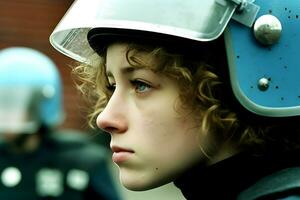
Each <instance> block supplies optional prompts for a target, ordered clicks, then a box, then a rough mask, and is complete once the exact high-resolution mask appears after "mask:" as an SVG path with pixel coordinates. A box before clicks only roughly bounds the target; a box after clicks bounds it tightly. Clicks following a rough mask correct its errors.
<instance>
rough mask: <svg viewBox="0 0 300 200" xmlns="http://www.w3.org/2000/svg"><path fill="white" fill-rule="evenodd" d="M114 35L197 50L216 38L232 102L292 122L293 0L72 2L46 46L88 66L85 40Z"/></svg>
mask: <svg viewBox="0 0 300 200" xmlns="http://www.w3.org/2000/svg"><path fill="white" fill-rule="evenodd" d="M82 13H84V15H82ZM122 35H123V36H124V35H125V36H127V37H128V36H130V37H131V36H133V35H136V36H138V37H140V36H142V37H156V38H157V37H161V38H164V39H166V38H168V37H170V38H171V39H174V44H177V43H176V40H175V39H176V38H177V39H180V41H183V40H189V41H194V42H198V43H199V45H201V44H203V43H208V42H210V41H214V40H216V39H217V38H219V37H220V36H221V35H224V38H225V39H224V42H225V46H226V53H227V58H228V66H229V74H230V81H231V86H232V90H233V93H234V95H235V97H236V98H237V100H238V101H239V102H240V103H241V104H242V105H243V106H244V107H245V108H246V109H247V110H249V111H251V112H253V113H255V114H257V115H261V116H268V117H283V116H296V115H300V78H299V75H300V66H299V65H300V53H299V50H300V1H299V0H290V1H283V0H257V1H255V0H202V1H200V0H188V1H182V0H164V1H161V0H152V1H149V0H101V1H99V0H76V1H75V2H74V4H73V5H72V7H71V8H70V9H69V11H68V12H67V13H66V15H65V16H64V17H63V19H62V20H61V21H60V23H59V24H58V26H57V27H56V28H55V30H54V31H53V33H52V34H51V36H50V42H51V44H52V45H53V46H54V47H55V48H56V49H57V50H58V51H60V52H61V53H63V54H65V55H67V56H69V57H71V58H73V59H75V60H78V61H81V62H86V63H88V62H89V59H88V58H89V57H90V56H91V55H93V54H94V53H95V47H93V44H92V43H91V40H92V38H96V37H97V38H98V39H97V41H96V43H97V45H100V46H101V44H100V43H101V42H103V41H104V42H105V40H107V39H111V38H113V37H117V38H118V37H120V36H122ZM142 37H140V39H143V38H142ZM179 48H180V47H179ZM199 53H201V52H199Z"/></svg>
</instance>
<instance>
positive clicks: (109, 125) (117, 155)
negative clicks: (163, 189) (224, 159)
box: [97, 44, 203, 190]
mask: <svg viewBox="0 0 300 200" xmlns="http://www.w3.org/2000/svg"><path fill="white" fill-rule="evenodd" d="M126 47H127V46H126V45H125V44H113V45H111V46H110V47H109V48H108V51H107V61H106V73H107V77H108V80H109V83H110V85H111V90H112V91H113V94H112V96H111V98H110V100H109V102H108V104H107V106H106V107H105V109H104V110H103V112H102V113H101V114H99V116H98V118H97V125H98V126H99V127H100V128H101V129H104V130H105V131H107V132H109V133H110V135H111V142H110V146H111V149H112V151H113V156H112V159H113V161H114V162H115V163H116V164H117V165H118V167H119V170H120V180H121V182H122V184H123V185H124V186H125V187H126V188H128V189H130V190H146V189H151V188H154V187H158V186H161V185H163V184H166V183H168V182H170V181H172V180H174V179H175V178H176V177H177V176H178V175H179V174H180V173H182V172H183V171H184V170H185V169H187V168H188V167H191V166H192V165H193V164H195V163H196V162H198V161H200V160H201V158H203V153H202V151H201V149H200V148H199V140H200V139H201V138H199V136H200V134H199V124H198V123H197V122H196V120H195V116H193V115H192V114H190V113H191V112H185V111H183V110H180V100H179V87H178V86H177V84H178V83H176V81H174V80H172V79H170V78H168V77H166V76H163V75H161V74H158V73H154V72H153V71H151V70H150V69H147V68H136V67H132V66H131V65H130V64H129V63H128V62H127V59H126ZM145 56H146V55H145ZM146 57H147V56H146ZM200 137H201V136H200Z"/></svg>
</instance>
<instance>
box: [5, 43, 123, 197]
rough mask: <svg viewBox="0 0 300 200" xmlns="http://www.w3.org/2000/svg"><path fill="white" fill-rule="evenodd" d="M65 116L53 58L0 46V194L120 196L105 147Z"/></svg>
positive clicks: (21, 49) (59, 81)
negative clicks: (65, 123) (65, 124)
mask: <svg viewBox="0 0 300 200" xmlns="http://www.w3.org/2000/svg"><path fill="white" fill-rule="evenodd" d="M63 121H64V112H63V105H62V85H61V78H60V75H59V72H58V70H57V68H56V65H55V64H54V62H53V61H52V60H51V59H50V58H48V57H47V56H46V55H44V54H43V53H41V52H39V51H37V50H35V49H31V48H27V47H10V48H6V49H3V50H1V51H0V199H12V200H18V199H20V200H21V199H22V200H35V199H61V200H87V199H90V200H92V199H95V200H119V199H121V198H120V196H119V193H118V191H117V189H116V187H115V185H114V182H113V179H112V176H111V173H110V171H109V168H108V165H107V155H108V152H107V150H106V149H105V148H104V147H102V146H100V145H97V144H95V143H92V142H91V141H90V137H89V136H88V135H87V134H85V133H82V132H80V131H77V130H71V129H70V130H63V129H59V128H58V127H59V125H60V124H61V123H62V122H63Z"/></svg>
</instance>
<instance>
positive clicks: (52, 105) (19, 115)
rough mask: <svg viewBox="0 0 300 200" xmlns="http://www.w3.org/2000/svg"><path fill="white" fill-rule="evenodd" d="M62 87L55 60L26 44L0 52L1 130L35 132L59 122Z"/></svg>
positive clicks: (61, 114)
mask: <svg viewBox="0 0 300 200" xmlns="http://www.w3.org/2000/svg"><path fill="white" fill-rule="evenodd" d="M63 113H64V112H63V107H62V88H61V78H60V74H59V72H58V70H57V68H56V65H55V64H54V62H53V61H52V60H51V59H50V58H48V57H47V56H46V55H44V54H42V53H41V52H39V51H37V50H34V49H31V48H26V47H10V48H6V49H3V50H1V51H0V133H35V132H36V131H37V130H38V129H39V128H40V127H41V126H42V125H44V126H47V127H48V128H53V127H56V126H58V125H59V124H60V123H62V121H63V118H64V114H63Z"/></svg>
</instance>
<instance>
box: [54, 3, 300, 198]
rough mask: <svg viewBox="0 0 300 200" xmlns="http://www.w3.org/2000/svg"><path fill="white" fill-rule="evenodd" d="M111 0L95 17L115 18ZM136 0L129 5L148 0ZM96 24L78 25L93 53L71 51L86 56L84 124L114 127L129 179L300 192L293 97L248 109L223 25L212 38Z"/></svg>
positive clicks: (260, 194)
mask: <svg viewBox="0 0 300 200" xmlns="http://www.w3.org/2000/svg"><path fill="white" fill-rule="evenodd" d="M116 2H118V1H116ZM116 2H114V3H112V5H111V7H109V8H110V9H112V10H114V11H115V13H114V12H111V11H112V10H110V12H107V13H104V14H103V13H102V17H103V16H105V14H107V16H110V17H111V18H112V19H113V17H114V16H112V15H113V14H115V15H118V14H119V13H118V12H117V11H120V10H118V8H119V9H120V7H122V5H123V4H122V3H121V2H122V1H119V2H118V3H116ZM167 2H168V3H167V4H172V5H175V4H174V2H173V3H172V2H169V1H167ZM106 3H107V4H105V3H104V5H106V6H107V5H108V4H109V3H108V2H106ZM134 3H135V4H131V5H134V6H133V7H134V8H132V11H135V12H137V11H138V10H139V9H142V8H143V7H142V5H143V4H144V5H145V4H147V3H146V1H144V2H143V3H139V1H135V2H134ZM148 3H149V2H148ZM150 4H151V3H150ZM186 4H188V3H186ZM199 4H201V3H199ZM211 4H212V5H214V3H213V1H212V3H211ZM77 5H79V1H78V4H77ZM118 5H119V6H120V7H118ZM139 5H140V7H139ZM164 6H167V5H164ZM185 6H187V5H185ZM189 6H190V9H192V6H194V5H191V4H189ZM252 6H253V5H252ZM260 6H264V3H263V2H262V3H260ZM93 7H95V5H93ZM250 7H251V6H250ZM265 7H266V8H267V7H268V6H265ZM75 8H76V4H75V6H74V10H76V9H75ZM77 8H78V7H77ZM104 8H106V7H105V6H104ZM104 8H103V7H101V9H102V10H101V11H103V12H105V9H104ZM137 8H139V9H137ZM147 8H150V9H151V8H152V7H151V6H149V7H148V6H147ZM153 8H154V7H153ZM228 8H230V5H229V4H228ZM240 8H241V7H240ZM248 8H249V7H248ZM98 9H99V10H100V7H98ZM157 9H158V10H160V7H159V8H157V7H156V10H157ZM203 9H205V4H204V3H203ZM207 9H212V8H211V7H209V6H208V7H207ZM125 10H126V9H125ZM144 10H145V9H144ZM154 10H155V9H154ZM213 11H215V10H211V12H209V13H210V14H212V13H214V12H213ZM145 12H146V11H145ZM111 13H113V14H111ZM116 13H117V14H116ZM124 13H127V14H124V16H126V17H127V16H131V15H130V14H129V13H128V11H127V12H124ZM133 13H134V12H133ZM174 13H176V10H175V11H174ZM191 13H192V11H191ZM69 15H71V14H69ZM144 15H145V16H146V17H145V18H147V17H149V16H150V15H149V13H147V12H146V13H144ZM212 15H213V14H212ZM107 16H105V17H107ZM120 16H121V15H120ZM120 16H119V17H120ZM124 16H122V17H124ZM183 16H185V15H183ZM105 17H103V19H102V20H103V21H105V20H106V18H105ZM173 17H174V16H173ZM129 18H130V17H129ZM141 18H143V16H141ZM137 19H139V20H141V21H143V20H145V21H144V22H146V23H148V22H147V21H146V19H140V18H137ZM213 19H214V18H211V20H213ZM98 20H99V19H98ZM127 20H128V19H127ZM120 21H121V22H124V21H122V20H120ZM129 21H130V20H129ZM204 21H205V20H204ZM100 22H101V20H99V21H98V23H100ZM105 22H107V21H105ZM121 22H120V23H121ZM115 23H116V22H115ZM103 24H105V23H103ZM103 24H102V25H100V24H98V25H97V26H95V27H94V28H92V29H91V30H89V31H88V34H86V33H84V32H83V33H84V34H83V35H85V36H86V37H87V41H88V44H89V45H90V47H91V48H92V49H93V50H94V51H95V52H96V54H94V55H92V56H89V57H85V56H82V55H83V53H78V52H76V51H73V53H74V52H75V53H77V56H79V57H77V60H82V59H81V58H82V57H83V58H85V59H86V60H84V62H85V63H86V64H83V63H82V64H81V65H79V66H78V67H76V68H74V73H75V74H76V76H77V78H78V80H79V82H77V84H78V87H79V89H80V90H81V91H82V92H83V94H85V95H86V97H87V99H88V100H89V101H90V103H91V105H92V106H91V108H92V109H91V114H90V116H89V117H90V124H91V125H92V126H93V125H94V126H98V127H99V128H101V129H103V130H105V131H106V132H107V133H109V134H110V135H111V149H112V151H113V156H112V160H113V161H114V162H115V163H116V164H117V165H118V167H119V171H120V181H121V182H122V184H123V185H124V186H125V187H126V188H128V189H130V190H147V189H151V188H155V187H159V186H161V185H164V184H166V183H169V182H172V181H174V183H175V185H176V186H178V187H179V188H180V189H181V191H182V192H183V195H184V196H185V197H186V198H187V199H291V198H295V199H297V198H300V196H297V195H298V192H297V191H298V189H299V186H300V185H299V184H298V182H299V181H297V179H298V178H297V174H299V173H300V170H299V168H298V166H299V161H298V160H297V159H295V158H296V155H297V154H298V152H299V150H298V148H299V144H300V140H299V139H300V138H299V136H300V135H299V133H300V127H299V126H298V121H299V117H296V116H297V115H299V114H300V113H299V112H298V111H297V110H298V109H297V106H296V107H295V109H293V110H292V111H290V112H289V113H290V114H286V116H285V117H278V115H281V116H283V114H282V113H288V112H287V111H288V109H285V108H283V110H284V111H276V110H277V109H278V108H279V110H280V106H278V108H277V109H276V108H274V109H273V110H274V113H273V114H270V113H269V109H266V110H263V109H262V108H260V107H259V108H258V109H257V111H255V108H253V107H251V106H252V104H251V103H248V104H249V105H246V104H247V103H245V101H244V100H243V98H244V99H245V97H244V96H242V97H241V94H238V93H237V92H236V90H237V89H236V87H235V82H238V81H239V80H237V79H238V78H236V76H235V75H236V74H233V73H232V72H230V74H229V72H228V68H229V69H230V66H228V65H232V62H237V63H238V62H239V60H237V59H240V57H241V59H242V58H243V54H242V52H239V53H240V55H242V56H240V55H239V54H238V55H237V56H236V57H235V58H236V60H235V61H232V56H228V54H229V53H228V52H229V51H230V48H231V47H230V45H229V42H228V38H227V39H226V37H228V35H227V36H226V35H225V42H224V37H223V35H222V34H221V36H219V37H218V39H214V40H213V39H211V40H212V41H210V42H204V41H205V38H204V36H203V38H202V39H203V41H202V42H201V41H200V42H199V41H195V40H192V39H187V38H183V37H180V36H179V35H176V33H174V34H173V35H170V34H168V33H166V32H163V31H161V32H155V31H153V32H151V31H149V30H136V29H129V28H127V29H126V28H124V27H122V28H120V27H114V25H111V27H109V28H108V27H105V26H104V25H103ZM122 25H124V24H122ZM130 25H132V24H130V23H129V25H128V26H130ZM152 25H153V24H152ZM106 26H107V24H106ZM124 26H125V25H124ZM101 27H102V28H101ZM161 28H162V30H163V28H164V27H163V26H162V27H161ZM62 32H63V31H61V32H60V31H58V32H56V33H58V34H59V33H62ZM56 33H54V35H53V38H54V37H56V35H55V34H56ZM73 38H74V37H73ZM79 38H80V37H79ZM258 38H259V39H261V37H258ZM77 41H78V40H77ZM83 41H84V39H83ZM226 41H227V42H226ZM75 44H76V43H75ZM80 45H81V44H79V43H78V47H80ZM224 45H227V48H226V49H225V48H224ZM54 46H56V47H57V48H61V50H65V49H67V48H68V47H66V46H64V47H59V45H57V44H55V43H54ZM75 46H76V45H75ZM228 46H229V47H228ZM78 47H76V48H78ZM249 49H250V47H249ZM249 49H248V50H249ZM249 51H250V52H251V49H250V50H249ZM226 53H227V56H228V58H227V57H226ZM69 55H71V54H69ZM71 56H72V55H71ZM80 56H81V57H80ZM267 56H268V55H266V57H267ZM258 57H259V56H258ZM74 58H75V57H74ZM78 58H80V59H78ZM249 62H250V61H249ZM255 62H257V60H256V61H255ZM238 65H239V63H238ZM246 68H247V67H246ZM255 69H256V68H255V67H254V69H252V71H253V70H255ZM236 73H238V72H236ZM244 73H245V72H244ZM257 73H258V72H257ZM249 75H251V74H249ZM235 78H236V79H235ZM271 80H272V79H271V78H265V79H260V81H259V85H258V87H257V88H254V87H253V85H252V86H249V88H248V89H247V90H251V91H253V92H255V91H256V92H257V91H259V92H263V91H266V90H268V86H269V85H268V84H269V82H270V81H271ZM230 81H231V83H232V84H230ZM245 81H246V80H245ZM268 81H269V82H268ZM277 87H278V86H277ZM232 88H233V92H234V93H233V92H232ZM275 88H276V87H275ZM277 89H278V88H277ZM260 95H261V93H259V94H257V96H258V97H257V96H256V97H257V98H259V97H260ZM268 97H270V96H265V97H264V98H268ZM253 99H254V100H255V101H256V102H259V100H256V99H255V98H253ZM251 100H252V99H251ZM256 102H255V103H256ZM250 104H251V105H250ZM264 106H265V105H264V104H263V103H261V107H264ZM283 107H284V106H283ZM245 108H247V109H245ZM259 109H260V110H259ZM249 110H250V111H252V112H249ZM291 113H292V114H291ZM271 115H273V116H271ZM293 116H294V117H293ZM287 127H289V128H290V129H291V130H292V131H286V129H287ZM279 180H280V181H279Z"/></svg>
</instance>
